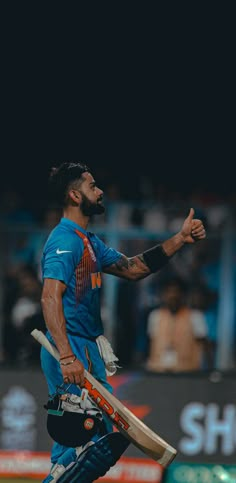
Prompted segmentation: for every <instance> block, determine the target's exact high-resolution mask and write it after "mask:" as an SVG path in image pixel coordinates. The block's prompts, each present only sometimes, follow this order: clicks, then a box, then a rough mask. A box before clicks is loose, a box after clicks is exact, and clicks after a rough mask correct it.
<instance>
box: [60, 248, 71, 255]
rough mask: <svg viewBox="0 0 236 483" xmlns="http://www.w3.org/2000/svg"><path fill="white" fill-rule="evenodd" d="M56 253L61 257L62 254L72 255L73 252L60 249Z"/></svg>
mask: <svg viewBox="0 0 236 483" xmlns="http://www.w3.org/2000/svg"><path fill="white" fill-rule="evenodd" d="M56 253H57V254H58V255H60V254H61V253H71V250H59V248H58V249H57V251H56Z"/></svg>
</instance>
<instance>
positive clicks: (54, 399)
mask: <svg viewBox="0 0 236 483" xmlns="http://www.w3.org/2000/svg"><path fill="white" fill-rule="evenodd" d="M50 185H51V188H52V191H53V193H54V197H55V199H57V201H58V202H60V203H61V205H62V207H63V217H62V218H61V220H60V222H59V224H58V225H57V226H56V227H55V228H54V229H53V230H52V232H51V233H50V235H49V237H48V239H47V241H46V244H45V247H44V250H43V256H42V278H43V290H42V297H41V304H42V310H43V314H44V319H45V323H46V326H47V329H48V330H47V334H46V335H47V337H48V339H49V340H50V342H51V343H53V344H54V345H55V346H56V347H57V349H58V351H59V353H60V362H59V363H58V362H57V361H56V360H55V359H54V358H53V357H52V356H51V355H50V354H49V353H48V352H47V351H46V350H45V349H44V348H42V349H41V364H42V370H43V372H44V375H45V378H46V381H47V385H48V390H49V400H48V402H47V405H46V406H45V407H46V409H47V429H48V432H49V434H50V436H51V437H52V439H53V440H54V443H53V447H52V453H51V461H52V468H51V471H50V474H49V475H48V476H47V478H46V479H45V480H44V482H45V483H46V482H47V483H49V482H58V483H73V482H76V483H77V482H78V483H90V482H92V481H94V480H96V479H98V478H99V477H100V476H103V475H104V474H105V473H106V472H107V471H108V469H109V468H110V467H111V466H113V465H114V464H115V463H116V461H117V460H118V459H119V457H120V456H121V454H122V453H123V452H124V451H125V449H126V448H127V447H128V444H129V442H128V440H127V439H126V438H125V437H124V436H122V435H121V434H120V433H118V432H113V426H112V424H111V423H110V421H109V420H108V419H106V417H104V415H102V414H101V412H100V411H99V409H98V407H97V406H95V405H94V404H93V403H92V402H91V400H90V399H89V397H88V394H87V392H86V390H85V389H83V382H84V368H86V369H87V370H88V371H90V372H91V374H93V376H94V377H95V378H97V379H98V380H99V382H100V383H102V384H103V385H104V386H105V387H106V388H107V389H108V390H109V391H110V392H112V387H111V385H110V384H109V383H108V381H107V376H109V375H112V374H114V373H115V371H116V368H117V358H116V356H115V354H114V353H113V350H112V348H111V346H110V344H109V342H108V341H107V339H106V338H105V337H104V335H103V332H104V330H103V323H102V319H101V315H100V289H101V283H102V280H101V273H102V272H104V273H108V274H112V275H116V276H118V277H121V278H125V279H128V280H132V281H137V280H141V279H143V278H145V277H147V276H148V275H150V274H151V273H154V272H156V271H158V270H160V269H161V268H162V267H164V266H165V265H166V264H167V263H168V260H169V259H170V257H172V256H173V255H174V254H175V253H176V252H177V251H178V250H180V249H181V248H182V247H183V246H184V245H185V244H186V243H194V242H195V241H197V240H201V239H204V238H205V236H206V234H205V229H204V226H203V224H202V221H201V220H197V219H194V218H193V216H194V210H193V209H192V208H191V209H190V212H189V215H188V217H187V218H186V219H185V221H184V223H183V226H182V228H181V230H180V231H179V232H178V233H177V234H176V235H174V236H172V237H171V238H169V239H168V240H166V241H164V242H163V243H161V244H158V245H155V246H154V247H153V248H151V249H149V250H147V251H145V252H143V253H142V254H138V255H135V256H133V257H131V258H128V257H126V256H125V255H123V254H122V253H120V252H118V251H117V250H114V249H113V248H110V247H108V246H107V245H106V244H105V243H104V242H103V241H102V240H101V239H100V238H99V237H98V236H96V235H95V234H93V233H91V232H89V231H87V228H88V223H89V220H90V218H91V216H93V215H95V214H101V213H103V212H104V206H103V204H102V199H103V191H102V190H101V189H100V188H98V187H97V186H96V182H95V180H94V178H93V176H92V173H91V171H90V169H89V168H88V167H87V166H86V165H85V164H83V163H79V162H76V163H75V162H64V163H62V164H61V165H60V166H59V167H57V168H53V169H52V171H51V175H50ZM77 386H80V388H81V390H79V388H78V387H77Z"/></svg>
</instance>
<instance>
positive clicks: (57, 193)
mask: <svg viewBox="0 0 236 483" xmlns="http://www.w3.org/2000/svg"><path fill="white" fill-rule="evenodd" d="M86 172H90V169H89V167H88V166H87V165H86V164H85V163H83V162H80V161H64V162H62V163H61V164H60V165H58V166H57V167H52V168H51V172H50V176H49V191H50V196H51V197H52V199H53V200H54V201H55V202H56V203H58V204H59V205H61V206H63V205H64V204H65V202H66V196H67V192H68V188H69V186H70V185H71V183H73V181H77V180H80V179H81V178H82V175H83V173H86Z"/></svg>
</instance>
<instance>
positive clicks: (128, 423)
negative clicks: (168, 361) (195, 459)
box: [31, 329, 177, 468]
mask: <svg viewBox="0 0 236 483" xmlns="http://www.w3.org/2000/svg"><path fill="white" fill-rule="evenodd" d="M31 335H32V336H33V337H34V339H36V340H37V341H38V342H39V343H40V344H41V345H42V346H43V347H44V348H45V349H46V350H47V351H48V352H49V353H50V354H51V355H52V356H53V357H54V358H55V359H56V360H58V361H59V358H60V356H59V352H58V350H57V349H56V347H55V346H54V345H52V344H51V343H50V342H49V340H48V339H47V337H46V336H45V335H44V333H43V332H42V331H40V330H37V329H34V330H33V331H32V332H31ZM84 375H85V378H84V386H83V387H85V388H86V389H87V390H88V393H89V396H90V398H91V399H92V400H93V401H94V402H95V404H97V406H98V407H99V408H100V409H101V410H102V411H103V412H104V413H105V414H106V415H107V416H108V417H109V418H110V420H111V421H112V423H113V424H114V426H116V428H117V429H118V430H119V431H120V432H121V433H122V434H123V435H124V436H125V437H126V438H127V439H129V440H130V442H131V443H133V444H134V445H135V446H137V448H139V449H140V450H141V451H143V452H144V453H145V454H146V455H147V456H148V457H150V458H152V459H153V460H155V461H157V463H159V464H160V465H161V466H163V468H166V467H167V466H168V465H169V464H170V463H171V462H172V461H173V459H174V458H175V456H176V454H177V450H176V449H175V448H173V447H172V446H171V445H170V444H168V443H167V442H166V441H165V440H164V439H162V438H161V437H160V436H158V434H157V433H155V432H154V431H152V430H151V429H150V428H149V427H148V426H146V424H144V423H143V422H142V421H141V420H140V419H139V418H137V417H136V416H135V415H134V414H133V413H132V411H130V410H129V409H128V408H127V407H126V406H124V404H122V402H121V401H119V399H117V398H116V397H115V396H114V395H113V394H111V393H110V392H109V391H108V390H107V389H106V388H105V387H103V385H102V384H100V382H98V381H97V380H96V379H95V378H94V377H93V376H92V375H91V374H90V373H89V372H88V371H86V370H85V374H84Z"/></svg>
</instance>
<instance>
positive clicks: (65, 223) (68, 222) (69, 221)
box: [61, 218, 88, 235]
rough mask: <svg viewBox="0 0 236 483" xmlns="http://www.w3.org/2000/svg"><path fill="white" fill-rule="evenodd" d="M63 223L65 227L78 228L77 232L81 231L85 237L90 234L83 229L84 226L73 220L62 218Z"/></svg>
mask: <svg viewBox="0 0 236 483" xmlns="http://www.w3.org/2000/svg"><path fill="white" fill-rule="evenodd" d="M61 223H62V224H63V225H67V226H71V227H72V228H76V229H77V230H79V231H81V232H82V233H84V234H85V235H87V234H88V232H87V231H86V230H85V229H84V228H82V226H80V225H78V224H77V223H75V222H74V221H72V220H69V218H61Z"/></svg>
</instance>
